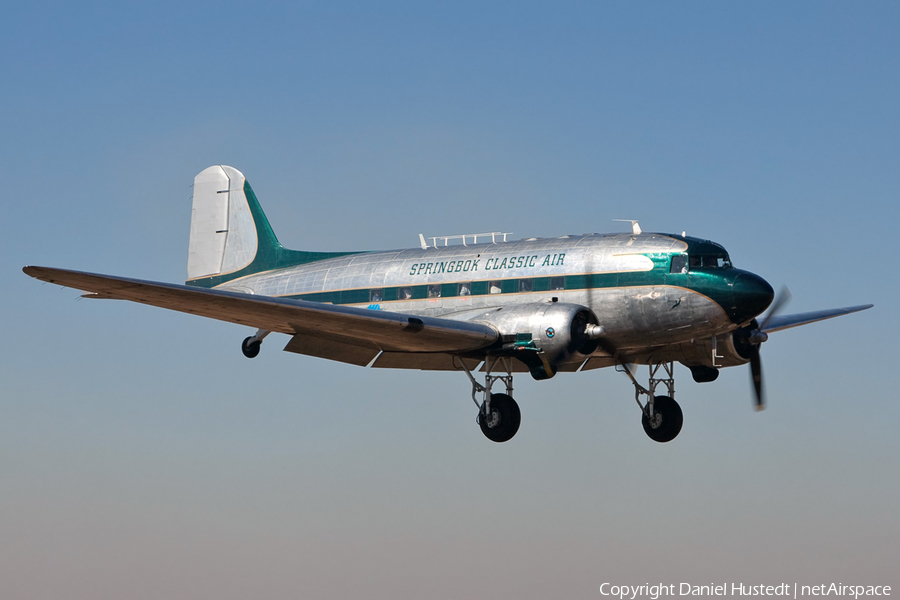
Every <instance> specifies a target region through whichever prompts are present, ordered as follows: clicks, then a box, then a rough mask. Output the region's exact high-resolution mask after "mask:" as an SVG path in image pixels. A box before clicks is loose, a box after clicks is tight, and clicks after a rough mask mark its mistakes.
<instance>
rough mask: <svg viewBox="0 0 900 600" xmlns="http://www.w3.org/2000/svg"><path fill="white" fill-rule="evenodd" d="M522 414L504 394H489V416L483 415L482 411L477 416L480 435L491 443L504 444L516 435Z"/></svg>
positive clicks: (514, 402)
mask: <svg viewBox="0 0 900 600" xmlns="http://www.w3.org/2000/svg"><path fill="white" fill-rule="evenodd" d="M521 421H522V413H520V412H519V405H518V404H516V401H515V400H513V399H512V397H511V396H507V395H506V394H491V414H490V415H485V414H484V412H483V410H482V412H480V413H479V414H478V424H479V425H480V426H481V433H483V434H484V435H485V437H487V439H489V440H491V441H492V442H505V441H507V440H509V439H511V438H512V436H514V435H516V432H517V431H518V430H519V423H521Z"/></svg>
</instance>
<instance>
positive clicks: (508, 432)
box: [461, 356, 522, 442]
mask: <svg viewBox="0 0 900 600" xmlns="http://www.w3.org/2000/svg"><path fill="white" fill-rule="evenodd" d="M512 360H513V359H511V358H508V357H491V356H489V357H488V358H487V361H486V362H485V366H486V369H485V370H486V373H485V376H484V385H481V384H480V383H478V382H477V381H475V377H474V376H473V375H472V372H471V371H470V370H469V368H468V367H467V366H466V364H465V363H464V362H461V364H462V368H463V369H464V370H465V372H466V375H467V376H468V377H469V380H470V381H471V382H472V401H473V402H475V406H477V407H478V419H477V420H478V425H479V426H480V427H481V432H482V433H483V434H484V435H485V437H487V439H489V440H491V441H492V442H505V441H507V440H510V439H512V437H513V436H514V435H516V432H517V431H518V430H519V424H520V423H521V421H522V413H521V412H519V405H518V404H516V401H515V400H513V399H512V391H513V387H512V380H513V376H512V364H511V361H512ZM498 362H502V363H503V365H502V366H503V367H505V370H506V374H505V375H493V374H492V373H491V371H492V370H493V369H494V367H496V366H497V363H498ZM497 380H501V381H503V383H504V384H506V393H505V394H492V393H491V387H492V386H493V385H494V382H495V381H497ZM479 392H483V393H484V400H483V401H482V402H481V404H479V403H478V400H477V399H476V398H475V395H476V394H478V393H479Z"/></svg>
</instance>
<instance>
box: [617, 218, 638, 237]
mask: <svg viewBox="0 0 900 600" xmlns="http://www.w3.org/2000/svg"><path fill="white" fill-rule="evenodd" d="M613 221H621V222H623V223H631V235H641V233H643V232H642V231H641V226H640V224H639V223H638V222H637V221H636V220H633V219H613Z"/></svg>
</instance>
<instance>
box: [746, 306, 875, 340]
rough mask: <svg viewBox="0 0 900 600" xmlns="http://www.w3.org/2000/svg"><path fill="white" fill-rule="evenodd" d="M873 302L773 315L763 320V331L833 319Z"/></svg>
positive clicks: (779, 329)
mask: <svg viewBox="0 0 900 600" xmlns="http://www.w3.org/2000/svg"><path fill="white" fill-rule="evenodd" d="M873 306H875V305H874V304H860V305H859V306H848V307H847V308H829V309H827V310H817V311H813V312H806V313H798V314H795V315H783V316H779V315H775V316H773V317H771V318H769V319H768V321H766V322H765V329H763V331H764V332H765V333H772V332H774V331H781V330H782V329H790V328H791V327H799V326H800V325H806V324H807V323H815V322H816V321H824V320H825V319H833V318H834V317H840V316H842V315H849V314H850V313H855V312H859V311H861V310H866V309H868V308H872V307H873Z"/></svg>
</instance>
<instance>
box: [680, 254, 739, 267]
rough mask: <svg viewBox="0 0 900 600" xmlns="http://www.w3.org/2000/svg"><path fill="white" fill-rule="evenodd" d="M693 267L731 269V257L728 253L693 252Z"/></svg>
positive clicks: (691, 262)
mask: <svg viewBox="0 0 900 600" xmlns="http://www.w3.org/2000/svg"><path fill="white" fill-rule="evenodd" d="M690 265H691V270H693V269H701V268H702V269H730V268H731V266H732V265H731V259H729V258H728V255H727V254H692V255H691V257H690Z"/></svg>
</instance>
